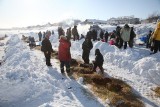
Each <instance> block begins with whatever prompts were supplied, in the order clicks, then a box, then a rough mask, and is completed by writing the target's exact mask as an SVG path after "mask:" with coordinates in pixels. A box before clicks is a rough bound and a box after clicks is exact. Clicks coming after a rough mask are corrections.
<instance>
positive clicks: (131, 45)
mask: <svg viewBox="0 0 160 107" xmlns="http://www.w3.org/2000/svg"><path fill="white" fill-rule="evenodd" d="M135 37H136V34H135V32H134V28H133V27H131V33H130V39H129V42H128V44H129V47H130V48H133V42H134V38H135Z"/></svg>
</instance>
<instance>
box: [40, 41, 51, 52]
mask: <svg viewBox="0 0 160 107" xmlns="http://www.w3.org/2000/svg"><path fill="white" fill-rule="evenodd" d="M41 51H43V52H53V49H52V45H51V42H50V41H49V39H47V38H45V39H43V41H42V47H41Z"/></svg>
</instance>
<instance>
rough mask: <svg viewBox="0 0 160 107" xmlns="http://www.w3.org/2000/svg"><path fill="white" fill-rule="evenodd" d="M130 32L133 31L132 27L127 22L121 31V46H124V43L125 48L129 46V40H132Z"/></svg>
mask: <svg viewBox="0 0 160 107" xmlns="http://www.w3.org/2000/svg"><path fill="white" fill-rule="evenodd" d="M130 33H131V28H130V27H129V26H128V24H125V25H124V27H123V28H122V29H121V31H120V35H121V39H120V47H119V48H121V47H122V46H123V43H124V49H126V48H127V42H129V40H130Z"/></svg>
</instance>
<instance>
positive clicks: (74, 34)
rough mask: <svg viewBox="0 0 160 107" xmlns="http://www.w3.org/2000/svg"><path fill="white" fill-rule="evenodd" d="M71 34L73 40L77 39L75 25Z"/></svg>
mask: <svg viewBox="0 0 160 107" xmlns="http://www.w3.org/2000/svg"><path fill="white" fill-rule="evenodd" d="M72 35H73V40H74V41H75V40H79V34H78V31H77V26H74V28H73V29H72Z"/></svg>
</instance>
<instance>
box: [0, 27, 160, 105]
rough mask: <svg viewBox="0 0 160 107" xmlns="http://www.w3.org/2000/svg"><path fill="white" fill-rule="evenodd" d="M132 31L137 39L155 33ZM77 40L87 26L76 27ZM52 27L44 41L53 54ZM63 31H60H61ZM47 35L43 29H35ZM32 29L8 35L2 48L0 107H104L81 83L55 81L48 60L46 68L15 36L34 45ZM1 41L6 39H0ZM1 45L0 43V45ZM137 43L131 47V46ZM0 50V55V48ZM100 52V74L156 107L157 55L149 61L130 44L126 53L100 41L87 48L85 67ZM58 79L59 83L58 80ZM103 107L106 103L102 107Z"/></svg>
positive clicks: (76, 45) (75, 51)
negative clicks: (102, 60)
mask: <svg viewBox="0 0 160 107" xmlns="http://www.w3.org/2000/svg"><path fill="white" fill-rule="evenodd" d="M132 26H134V29H135V32H136V34H137V37H136V39H135V40H136V41H137V40H138V38H139V37H141V36H144V35H146V34H147V33H148V32H149V30H153V29H154V28H155V24H140V25H132ZM77 27H78V31H79V34H86V33H87V31H88V28H89V25H80V24H79V25H78V26H77ZM100 27H101V28H102V29H104V30H108V31H113V30H114V29H115V28H116V27H115V26H110V25H101V26H100ZM57 28H58V26H57V27H53V28H52V27H48V30H54V31H55V35H52V36H51V38H50V41H51V43H52V46H53V48H54V49H55V50H57V48H58V44H59V40H58V33H57ZM64 29H65V30H66V28H64ZM41 30H43V31H46V30H47V27H46V28H44V29H41ZM38 31H39V28H37V29H32V30H29V29H26V30H20V31H19V32H17V31H8V34H10V35H9V37H8V38H9V40H8V41H7V42H5V43H6V46H5V47H6V49H5V51H6V53H5V54H4V57H3V58H1V59H2V60H4V63H3V64H2V65H1V66H0V82H1V84H0V87H1V88H0V106H3V107H8V106H9V107H22V106H23V107H37V106H39V107H66V106H69V107H90V106H92V107H101V106H102V107H103V106H106V105H105V104H104V103H102V101H101V100H100V99H99V98H96V97H95V96H93V95H92V94H91V93H90V92H89V91H88V89H87V88H85V87H86V86H84V85H83V78H79V79H78V81H75V80H72V79H69V78H68V77H64V76H62V75H61V73H60V70H59V64H58V62H57V61H56V60H55V59H53V60H52V61H51V62H52V63H53V66H52V67H46V66H45V58H44V55H43V53H42V52H40V51H36V50H30V49H29V47H28V46H27V44H26V43H24V42H22V41H21V40H20V39H21V36H22V34H24V35H25V36H33V37H35V39H36V40H38V35H37V32H38ZM5 40H7V39H5ZM83 41H84V39H82V40H80V41H71V44H72V45H71V54H72V58H76V59H79V60H82V58H81V57H82V48H81V47H82V46H81V45H82V43H83ZM0 42H1V41H0ZM136 43H137V42H136ZM5 47H3V50H1V52H2V51H4V48H5ZM97 48H98V49H100V51H101V53H102V54H103V56H104V65H103V67H104V69H105V71H104V72H105V73H106V74H107V75H109V76H112V77H115V78H118V79H121V80H123V81H125V82H127V83H128V84H129V85H131V86H132V88H133V91H134V92H135V93H136V94H138V95H140V96H141V97H142V101H143V102H144V103H145V106H146V107H158V106H160V98H158V97H156V96H155V94H154V92H153V91H152V89H154V88H155V87H157V86H160V78H159V77H160V59H159V58H160V54H159V53H157V54H154V55H150V50H148V49H146V48H144V47H143V46H139V45H137V44H135V46H134V47H133V48H132V49H130V48H127V49H126V50H124V49H118V48H117V47H115V46H111V45H109V44H108V43H104V42H101V41H95V42H93V49H92V50H91V53H90V61H92V60H94V58H95V55H94V51H95V49H97ZM63 78H64V79H63ZM107 103H109V101H108V99H106V104H107Z"/></svg>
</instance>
